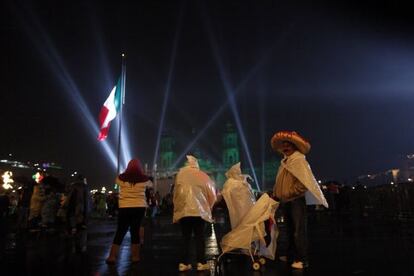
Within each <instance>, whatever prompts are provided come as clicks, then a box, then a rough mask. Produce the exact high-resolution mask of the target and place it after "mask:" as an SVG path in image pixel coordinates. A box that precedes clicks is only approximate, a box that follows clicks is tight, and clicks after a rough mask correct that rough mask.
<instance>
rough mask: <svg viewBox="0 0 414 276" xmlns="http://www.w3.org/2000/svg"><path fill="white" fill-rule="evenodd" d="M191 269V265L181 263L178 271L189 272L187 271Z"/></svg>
mask: <svg viewBox="0 0 414 276" xmlns="http://www.w3.org/2000/svg"><path fill="white" fill-rule="evenodd" d="M191 268H192V267H191V264H188V265H186V264H183V263H180V264H179V265H178V270H179V271H187V270H191Z"/></svg>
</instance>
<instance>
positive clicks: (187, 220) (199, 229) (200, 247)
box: [180, 217, 205, 264]
mask: <svg viewBox="0 0 414 276" xmlns="http://www.w3.org/2000/svg"><path fill="white" fill-rule="evenodd" d="M180 224H181V231H182V234H183V238H184V241H183V256H182V260H183V261H184V263H186V264H189V263H190V244H191V236H192V234H193V232H194V238H195V243H196V252H197V262H199V263H205V258H204V248H205V244H204V225H205V221H204V220H203V219H202V218H201V217H184V218H182V219H180Z"/></svg>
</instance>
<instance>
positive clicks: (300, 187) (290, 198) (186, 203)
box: [0, 131, 414, 271]
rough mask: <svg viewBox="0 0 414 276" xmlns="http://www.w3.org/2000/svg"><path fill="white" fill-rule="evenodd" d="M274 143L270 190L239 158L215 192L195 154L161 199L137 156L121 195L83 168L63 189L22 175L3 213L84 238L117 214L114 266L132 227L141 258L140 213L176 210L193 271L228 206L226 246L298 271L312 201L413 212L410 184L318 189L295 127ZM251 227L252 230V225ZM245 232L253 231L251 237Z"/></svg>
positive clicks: (1, 204) (184, 263)
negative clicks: (211, 226)
mask: <svg viewBox="0 0 414 276" xmlns="http://www.w3.org/2000/svg"><path fill="white" fill-rule="evenodd" d="M271 146H272V148H273V149H274V151H276V152H278V153H280V154H281V155H282V156H283V159H282V160H281V164H280V166H279V169H278V171H277V173H276V179H275V184H274V188H273V191H268V192H267V193H260V194H255V193H254V192H253V190H252V188H251V186H250V183H249V181H250V179H251V178H250V177H249V176H248V175H244V174H242V172H241V168H240V163H237V164H235V165H233V166H232V167H231V168H230V169H229V170H228V172H227V173H226V177H227V181H226V182H225V183H224V186H223V190H222V191H221V193H218V191H217V189H216V187H215V183H214V181H213V180H212V179H211V178H210V177H209V175H208V174H207V173H206V172H204V171H203V170H202V169H200V167H199V165H198V161H197V159H196V158H195V157H194V156H192V155H188V156H187V161H186V163H185V165H184V166H183V167H182V168H181V169H180V170H179V171H178V173H177V175H176V177H175V183H174V185H173V189H172V190H171V191H170V192H169V193H168V194H166V195H165V196H164V197H163V198H161V196H160V194H159V192H158V191H155V190H154V187H153V184H152V182H153V181H152V180H153V179H152V177H151V176H147V175H146V174H145V173H144V171H143V169H142V166H141V163H140V161H139V160H138V159H132V160H131V161H130V162H129V163H128V166H127V168H126V170H125V171H124V172H122V173H121V174H119V175H118V176H117V177H116V179H115V182H116V184H117V185H118V187H119V191H118V192H117V193H107V194H105V193H100V192H96V193H94V194H91V193H90V192H89V189H88V186H87V181H86V178H85V177H84V176H83V175H81V174H76V175H75V177H74V178H73V179H72V181H71V183H70V184H68V185H66V186H63V187H64V188H62V186H61V185H58V184H57V183H58V181H56V179H54V178H53V177H50V176H47V177H40V178H38V179H36V180H23V181H22V180H20V182H21V183H23V185H22V188H21V189H19V190H18V193H17V195H15V194H3V195H2V196H1V197H0V217H6V216H15V217H16V218H17V219H16V221H17V229H18V231H27V230H28V231H31V232H36V231H46V232H48V231H54V230H55V229H56V228H57V227H58V228H59V229H62V230H63V231H65V233H66V234H68V235H74V236H76V235H80V233H83V237H84V238H85V237H86V235H85V233H86V229H87V225H88V220H89V218H90V217H91V216H92V217H95V218H114V217H116V218H117V229H116V232H115V235H114V238H113V242H112V246H111V249H110V252H109V255H108V257H107V259H106V263H107V264H110V265H111V264H115V263H116V262H117V258H118V253H119V248H120V246H121V244H122V242H123V239H124V237H125V234H126V233H127V231H129V232H130V234H131V247H130V248H131V261H132V262H134V263H136V262H139V261H140V245H141V244H142V237H143V227H142V221H143V218H145V217H147V218H149V219H153V218H155V217H157V216H158V215H160V214H162V213H165V214H171V213H172V217H173V223H177V224H179V225H180V227H181V233H182V240H183V242H182V256H181V257H180V262H179V264H178V270H179V271H188V270H190V269H192V263H191V258H190V242H191V240H192V238H193V236H194V240H195V245H196V262H197V264H196V269H197V270H198V271H203V270H208V269H210V266H209V264H208V263H207V262H206V259H205V255H204V251H205V250H204V249H205V244H204V228H205V225H206V223H213V222H214V218H213V213H214V212H213V211H214V209H215V208H220V207H223V206H224V207H225V210H227V212H228V216H229V219H230V225H231V229H230V230H229V233H228V234H226V235H225V236H224V237H223V238H222V239H221V243H220V245H221V247H222V250H223V252H227V251H229V250H233V249H237V248H239V249H243V250H247V251H249V250H250V249H251V247H252V246H257V249H258V250H259V251H260V252H261V255H262V256H269V257H270V258H271V259H274V258H276V257H277V258H278V259H279V260H280V261H284V262H289V264H290V265H291V266H292V268H294V269H303V268H305V267H307V266H308V265H309V262H308V256H307V246H308V242H307V220H308V214H307V212H308V210H310V209H311V210H312V208H308V207H307V205H316V208H313V210H328V212H326V213H328V214H333V215H335V216H338V217H341V216H342V217H343V216H345V215H349V214H350V212H353V213H355V214H357V215H358V216H360V217H365V216H368V215H369V209H370V206H371V207H372V206H374V205H375V206H376V205H378V206H377V207H378V208H379V209H381V210H383V211H384V212H386V211H388V212H391V210H396V208H391V206H392V207H395V206H393V204H394V203H395V202H398V204H399V206H398V208H397V209H398V214H401V213H403V212H404V211H411V212H412V211H413V210H414V206H413V203H414V202H413V201H412V200H409V198H410V196H411V195H413V193H414V189H413V188H412V187H411V186H410V187H408V186H404V185H395V186H392V187H391V186H387V187H376V188H371V189H369V190H368V189H367V188H366V187H364V186H362V185H356V186H355V187H350V186H343V185H339V184H338V183H333V182H332V183H327V184H326V185H325V189H321V185H319V183H318V182H317V181H316V179H315V177H314V176H313V173H312V171H311V168H310V165H309V163H308V162H307V160H306V154H307V153H308V152H309V150H310V144H309V142H307V141H306V140H305V139H304V138H303V137H301V136H300V135H299V134H298V133H296V132H292V131H282V132H277V133H276V134H275V135H274V136H273V138H272V140H271ZM411 198H412V197H411ZM322 206H324V207H322ZM327 208H330V209H327ZM378 208H377V209H378ZM379 209H378V210H379ZM276 210H277V211H276ZM279 216H283V219H284V223H285V225H286V229H287V231H286V236H287V241H288V243H287V246H286V247H284V248H278V250H277V254H276V252H275V251H276V248H277V246H278V245H277V240H276V236H277V235H276V234H275V233H276V232H277V231H278V229H277V222H278V217H279ZM252 221H253V224H252ZM250 225H254V228H252V229H250V230H249V229H247V228H248V227H250ZM59 226H60V227H59ZM244 231H247V232H248V233H250V236H249V237H248V238H246V237H247V236H246V235H245V233H247V232H244ZM236 237H237V238H236ZM238 242H244V244H243V243H238ZM252 242H254V243H252ZM83 244H86V243H85V242H84V243H83ZM80 250H81V251H84V250H86V247H80Z"/></svg>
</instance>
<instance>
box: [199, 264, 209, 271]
mask: <svg viewBox="0 0 414 276" xmlns="http://www.w3.org/2000/svg"><path fill="white" fill-rule="evenodd" d="M203 270H210V265H209V264H208V263H205V264H202V263H197V271H203Z"/></svg>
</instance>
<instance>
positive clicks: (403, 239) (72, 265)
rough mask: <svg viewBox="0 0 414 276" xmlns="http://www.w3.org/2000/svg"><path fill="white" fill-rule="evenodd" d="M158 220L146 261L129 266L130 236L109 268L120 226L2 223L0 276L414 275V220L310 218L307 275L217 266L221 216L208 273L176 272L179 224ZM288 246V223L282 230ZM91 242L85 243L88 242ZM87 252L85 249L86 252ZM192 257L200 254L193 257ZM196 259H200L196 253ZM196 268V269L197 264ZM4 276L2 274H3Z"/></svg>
mask: <svg viewBox="0 0 414 276" xmlns="http://www.w3.org/2000/svg"><path fill="white" fill-rule="evenodd" d="M171 221H172V220H171V216H167V215H164V216H160V217H157V218H156V220H154V221H152V222H148V223H147V224H146V226H145V239H144V245H143V246H142V248H141V261H140V262H139V263H137V264H131V262H130V246H129V243H130V239H129V235H127V236H126V237H125V240H124V242H123V245H122V247H121V250H120V254H119V259H118V263H117V264H116V265H114V266H108V265H107V264H105V258H106V256H107V254H108V251H109V248H110V245H111V242H112V238H113V234H114V231H115V228H116V220H115V219H94V220H92V221H91V222H90V224H89V226H88V229H87V230H84V231H81V232H80V233H77V234H76V235H75V236H72V235H67V234H65V233H63V232H61V231H58V230H56V231H54V232H53V231H40V232H33V233H27V234H21V235H19V234H16V233H14V231H13V228H12V227H11V225H12V222H8V221H2V222H1V231H2V232H1V233H2V239H1V242H2V243H1V245H2V247H3V248H4V249H3V250H2V260H1V267H2V273H0V274H1V275H414V236H413V231H414V223H413V222H414V220H413V218H412V216H409V215H408V216H405V217H400V218H395V217H386V216H383V215H382V214H377V215H376V216H370V217H359V218H356V217H352V218H346V219H338V218H336V217H331V216H329V215H327V214H313V215H311V216H310V217H309V239H310V248H309V260H310V266H309V268H307V269H305V270H304V271H300V270H292V269H291V268H290V267H289V265H287V264H286V263H285V262H282V261H271V260H267V262H266V264H265V265H264V266H262V268H261V269H260V270H259V271H254V270H253V269H252V263H251V260H250V257H248V256H243V255H235V254H231V255H230V254H228V255H226V256H224V257H223V258H222V259H220V260H221V261H220V263H218V264H217V256H218V255H219V254H220V250H219V247H218V245H217V240H220V238H221V237H222V236H223V235H224V234H225V233H226V231H228V229H229V225H228V220H226V218H225V216H224V215H220V214H219V216H218V217H217V220H216V224H214V225H208V227H206V230H205V237H206V255H207V258H208V259H209V260H210V261H209V263H210V264H211V267H212V268H211V270H210V271H205V272H197V271H195V270H194V268H193V270H191V271H188V272H178V269H177V267H178V262H179V257H180V254H181V253H180V252H181V231H180V227H179V225H174V224H172V223H171ZM280 228H281V237H280V243H281V246H283V239H284V236H283V224H280ZM86 240H87V241H86ZM85 241H86V245H87V247H84V246H83V245H85ZM194 251H195V250H194ZM193 253H195V252H193ZM193 267H195V264H193ZM3 272H4V273H5V274H3Z"/></svg>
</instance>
